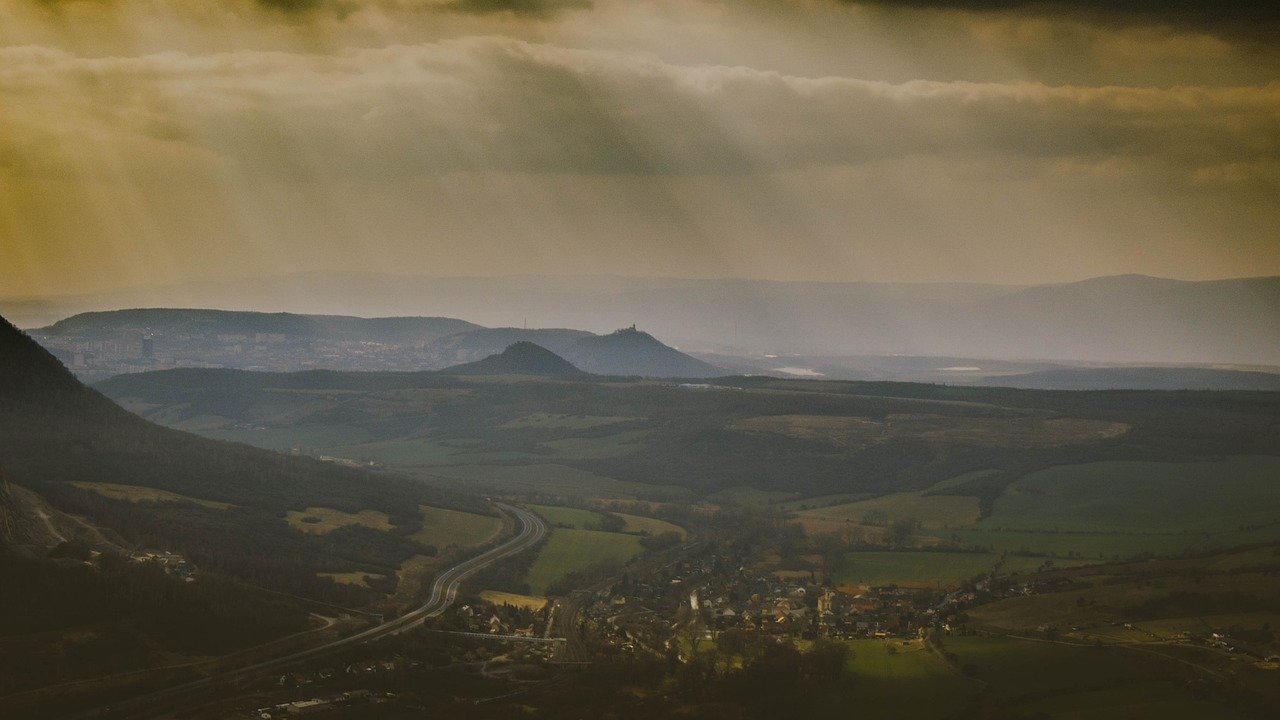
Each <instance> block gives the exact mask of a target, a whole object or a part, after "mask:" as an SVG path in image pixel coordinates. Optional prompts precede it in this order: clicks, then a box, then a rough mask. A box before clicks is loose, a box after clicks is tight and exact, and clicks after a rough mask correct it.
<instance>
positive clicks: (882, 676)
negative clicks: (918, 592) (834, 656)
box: [829, 640, 978, 720]
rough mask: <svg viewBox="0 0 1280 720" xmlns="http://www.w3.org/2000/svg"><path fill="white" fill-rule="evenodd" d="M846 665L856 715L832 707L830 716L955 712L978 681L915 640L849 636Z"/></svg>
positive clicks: (906, 719)
mask: <svg viewBox="0 0 1280 720" xmlns="http://www.w3.org/2000/svg"><path fill="white" fill-rule="evenodd" d="M847 642H848V644H849V649H850V657H849V661H848V665H847V668H848V670H849V672H850V673H852V674H853V675H854V676H855V680H854V683H855V684H854V691H853V694H854V698H855V701H856V705H857V708H858V709H857V713H856V715H853V714H850V710H849V709H848V708H844V709H843V710H842V711H840V712H835V711H837V710H838V709H837V708H832V709H831V710H832V711H833V714H831V715H829V717H845V716H846V715H848V716H852V717H866V718H872V719H873V720H880V719H882V718H884V719H888V718H893V719H897V718H902V719H903V720H914V719H915V718H922V719H924V720H928V719H929V718H946V717H951V716H953V715H955V713H956V711H957V710H958V709H960V708H961V707H963V706H964V705H965V703H966V700H967V698H968V697H969V696H970V695H971V694H973V693H974V692H976V691H977V690H978V683H977V682H975V681H973V680H971V679H969V678H966V677H964V676H963V675H961V674H960V673H958V672H956V671H954V670H953V669H951V667H949V666H948V665H947V663H946V662H945V661H944V660H943V659H942V658H940V657H938V656H937V655H935V654H934V653H932V652H930V651H929V650H928V649H926V648H925V647H924V646H923V644H922V643H921V642H919V641H912V642H910V643H908V644H904V643H903V642H901V641H898V640H893V641H885V640H850V641H847Z"/></svg>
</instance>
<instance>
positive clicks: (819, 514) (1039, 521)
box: [783, 456, 1280, 562]
mask: <svg viewBox="0 0 1280 720" xmlns="http://www.w3.org/2000/svg"><path fill="white" fill-rule="evenodd" d="M986 472H987V471H979V472H975V473H966V474H964V475H961V476H958V477H956V478H952V479H951V480H947V481H943V482H940V483H938V484H936V485H934V486H932V487H930V488H929V489H927V490H924V491H919V492H907V493H894V494H890V495H885V496H881V497H877V498H870V499H861V500H857V501H853V502H847V503H841V504H834V505H833V504H827V505H825V506H822V507H809V508H807V509H800V510H799V511H798V512H796V518H797V521H798V522H799V523H800V524H801V525H802V526H803V527H804V528H805V529H806V531H807V532H809V533H810V534H813V533H819V532H837V533H855V534H856V533H861V534H862V536H863V537H864V538H865V537H868V535H867V534H866V533H867V532H871V531H878V529H879V528H881V527H883V526H884V525H886V524H889V523H892V522H894V521H896V520H906V519H909V520H914V521H918V522H919V523H920V525H921V527H922V529H923V530H924V531H925V533H924V534H925V535H931V536H933V537H934V538H937V540H936V541H933V542H932V543H930V542H926V543H925V544H926V545H928V544H938V543H943V544H946V543H951V544H954V545H958V546H960V547H964V548H972V549H980V550H987V551H989V552H994V553H1002V552H1008V553H1019V554H1035V555H1044V556H1048V557H1053V558H1058V559H1064V558H1070V559H1073V560H1080V561H1084V560H1092V561H1095V562H1097V561H1103V560H1116V559H1127V558H1132V557H1137V556H1141V555H1174V554H1178V553H1181V552H1184V551H1187V550H1206V549H1213V548H1220V547H1229V546H1233V545H1240V544H1245V543H1254V542H1269V541H1273V540H1275V539H1278V538H1280V523H1278V522H1277V519H1276V515H1275V512H1274V510H1273V509H1274V508H1275V507H1280V458H1277V457H1271V456H1235V457H1230V458H1225V459H1222V460H1215V461H1208V462H1192V463H1157V462H1103V463H1086V464H1079V465H1060V466H1055V467H1052V468H1048V469H1046V470H1041V471H1038V472H1034V473H1031V474H1029V475H1027V476H1025V477H1023V478H1021V479H1019V480H1017V481H1016V482H1014V483H1013V484H1012V485H1010V486H1009V488H1007V489H1006V490H1005V492H1004V493H1003V494H1002V495H1000V496H999V497H998V498H996V500H995V503H994V509H993V512H992V514H991V515H990V516H989V517H986V518H983V519H981V520H979V505H978V499H977V498H976V497H967V496H958V495H947V494H939V493H938V491H939V490H946V489H948V488H950V487H954V486H956V485H961V484H963V483H964V482H966V481H968V480H970V479H975V478H979V479H980V477H981V476H982V475H984V474H986ZM835 497H836V498H837V499H838V497H839V496H835ZM821 501H823V498H820V497H818V498H811V499H809V500H795V501H790V502H788V503H785V504H784V505H783V507H792V508H796V507H803V505H804V504H806V503H818V502H821ZM828 503H829V501H828ZM868 523H870V524H869V525H868ZM873 534H874V533H873Z"/></svg>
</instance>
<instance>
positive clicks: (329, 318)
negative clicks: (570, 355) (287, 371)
mask: <svg viewBox="0 0 1280 720" xmlns="http://www.w3.org/2000/svg"><path fill="white" fill-rule="evenodd" d="M477 329H480V326H479V325H476V324H475V323H470V322H467V321H465V320H458V319H455V318H443V317H381V318H359V317H350V316H345V315H297V314H294V313H283V312H281V313H262V312H251V311H240V310H206V309H188V308H174V309H169V308H143V309H135V310H109V311H101V312H89V313H81V314H79V315H73V316H72V317H69V318H66V319H65V320H60V321H58V322H56V323H54V324H52V325H50V326H48V327H44V328H39V329H37V330H35V331H34V332H36V333H38V334H40V335H47V336H60V335H84V336H88V337H97V338H108V337H111V336H112V335H115V334H118V333H121V332H152V333H186V334H192V335H209V336H215V337H216V336H218V335H258V334H266V335H288V336H292V337H297V338H304V339H310V340H321V339H333V340H365V341H370V342H399V343H405V342H425V341H431V340H436V339H438V338H442V337H446V336H448V335H453V334H456V333H460V332H465V331H469V330H477Z"/></svg>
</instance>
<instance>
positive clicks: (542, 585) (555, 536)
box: [525, 528, 641, 595]
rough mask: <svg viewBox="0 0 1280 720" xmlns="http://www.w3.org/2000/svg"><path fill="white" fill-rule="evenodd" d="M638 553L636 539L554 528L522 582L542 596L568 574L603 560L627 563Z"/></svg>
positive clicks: (606, 533) (637, 539)
mask: <svg viewBox="0 0 1280 720" xmlns="http://www.w3.org/2000/svg"><path fill="white" fill-rule="evenodd" d="M640 550H641V548H640V538H638V537H636V536H635V535H623V534H620V533H608V532H599V531H596V530H566V529H561V528H556V529H553V530H552V531H551V536H550V537H549V538H548V539H547V542H546V544H545V545H543V546H542V550H541V551H540V552H539V553H538V557H537V558H536V559H535V560H534V561H533V566H532V567H531V568H529V574H528V575H526V576H525V579H526V580H527V581H528V583H529V588H530V592H531V593H532V594H534V595H545V594H546V592H547V587H548V586H549V585H551V584H552V583H554V582H555V581H556V580H559V579H560V578H562V577H564V576H565V575H566V574H568V573H571V572H574V571H575V570H584V569H586V568H588V567H591V566H592V565H595V564H597V563H601V562H604V561H606V560H617V561H619V562H626V561H627V560H630V559H631V558H633V557H635V556H636V555H639V554H640Z"/></svg>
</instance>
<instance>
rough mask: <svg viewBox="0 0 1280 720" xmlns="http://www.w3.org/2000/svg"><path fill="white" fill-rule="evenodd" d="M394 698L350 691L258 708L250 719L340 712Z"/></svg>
mask: <svg viewBox="0 0 1280 720" xmlns="http://www.w3.org/2000/svg"><path fill="white" fill-rule="evenodd" d="M394 697H395V696H394V695H391V694H389V693H381V694H375V693H371V692H369V691H368V690H352V691H350V692H344V693H342V694H339V695H331V696H329V697H322V698H311V699H309V700H295V701H293V702H287V703H280V704H279V705H271V706H268V707H263V708H258V709H257V710H254V711H253V713H251V715H252V717H255V718H260V720H273V718H286V717H294V716H297V715H314V714H317V713H322V712H327V711H331V710H332V711H342V710H345V709H347V708H352V707H355V706H359V705H367V704H370V703H378V702H385V701H386V700H389V699H392V698H394Z"/></svg>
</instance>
